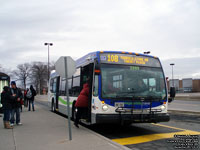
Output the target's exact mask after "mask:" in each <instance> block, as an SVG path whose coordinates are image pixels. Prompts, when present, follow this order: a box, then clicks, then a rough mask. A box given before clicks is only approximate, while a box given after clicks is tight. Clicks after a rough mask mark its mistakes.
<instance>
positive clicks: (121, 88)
mask: <svg viewBox="0 0 200 150" xmlns="http://www.w3.org/2000/svg"><path fill="white" fill-rule="evenodd" d="M101 75H102V98H105V99H116V100H134V99H135V100H145V101H149V100H152V101H159V100H163V99H166V87H165V80H164V74H163V71H162V69H161V67H147V66H136V65H119V64H101Z"/></svg>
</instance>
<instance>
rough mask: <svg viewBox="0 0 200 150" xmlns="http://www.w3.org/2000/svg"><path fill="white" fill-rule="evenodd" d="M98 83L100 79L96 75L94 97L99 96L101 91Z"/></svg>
mask: <svg viewBox="0 0 200 150" xmlns="http://www.w3.org/2000/svg"><path fill="white" fill-rule="evenodd" d="M98 82H99V78H98V75H95V77H94V89H93V95H94V96H98V90H99V88H98V85H99V84H98Z"/></svg>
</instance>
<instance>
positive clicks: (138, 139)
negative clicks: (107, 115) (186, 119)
mask: <svg viewBox="0 0 200 150" xmlns="http://www.w3.org/2000/svg"><path fill="white" fill-rule="evenodd" d="M153 125H156V126H162V127H166V128H172V129H177V130H182V131H180V132H172V133H159V134H150V135H143V136H134V137H128V138H120V139H113V140H112V141H114V142H116V143H119V144H121V145H132V144H140V143H145V142H151V141H155V140H162V139H168V138H174V135H200V132H197V131H192V130H185V129H181V128H176V127H171V126H167V125H162V124H153Z"/></svg>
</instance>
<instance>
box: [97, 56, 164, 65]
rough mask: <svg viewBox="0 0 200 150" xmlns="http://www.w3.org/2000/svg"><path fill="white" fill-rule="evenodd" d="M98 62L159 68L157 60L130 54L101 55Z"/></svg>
mask: <svg viewBox="0 0 200 150" xmlns="http://www.w3.org/2000/svg"><path fill="white" fill-rule="evenodd" d="M100 60H101V63H111V64H127V65H138V66H151V67H160V62H159V61H158V59H155V58H152V57H145V56H136V55H132V54H117V53H102V54H101V55H100Z"/></svg>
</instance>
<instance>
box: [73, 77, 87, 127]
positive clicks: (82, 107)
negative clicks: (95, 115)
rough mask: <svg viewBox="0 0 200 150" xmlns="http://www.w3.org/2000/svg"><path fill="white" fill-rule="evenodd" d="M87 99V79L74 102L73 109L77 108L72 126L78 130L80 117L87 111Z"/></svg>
mask: <svg viewBox="0 0 200 150" xmlns="http://www.w3.org/2000/svg"><path fill="white" fill-rule="evenodd" d="M88 99H89V78H88V79H87V83H85V84H84V85H83V89H82V91H81V93H80V95H79V96H78V99H77V101H76V104H75V107H76V108H77V110H78V111H77V113H76V119H75V122H74V125H75V126H76V127H77V128H79V126H78V124H79V120H80V119H81V117H82V115H83V114H84V113H85V112H87V109H88Z"/></svg>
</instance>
